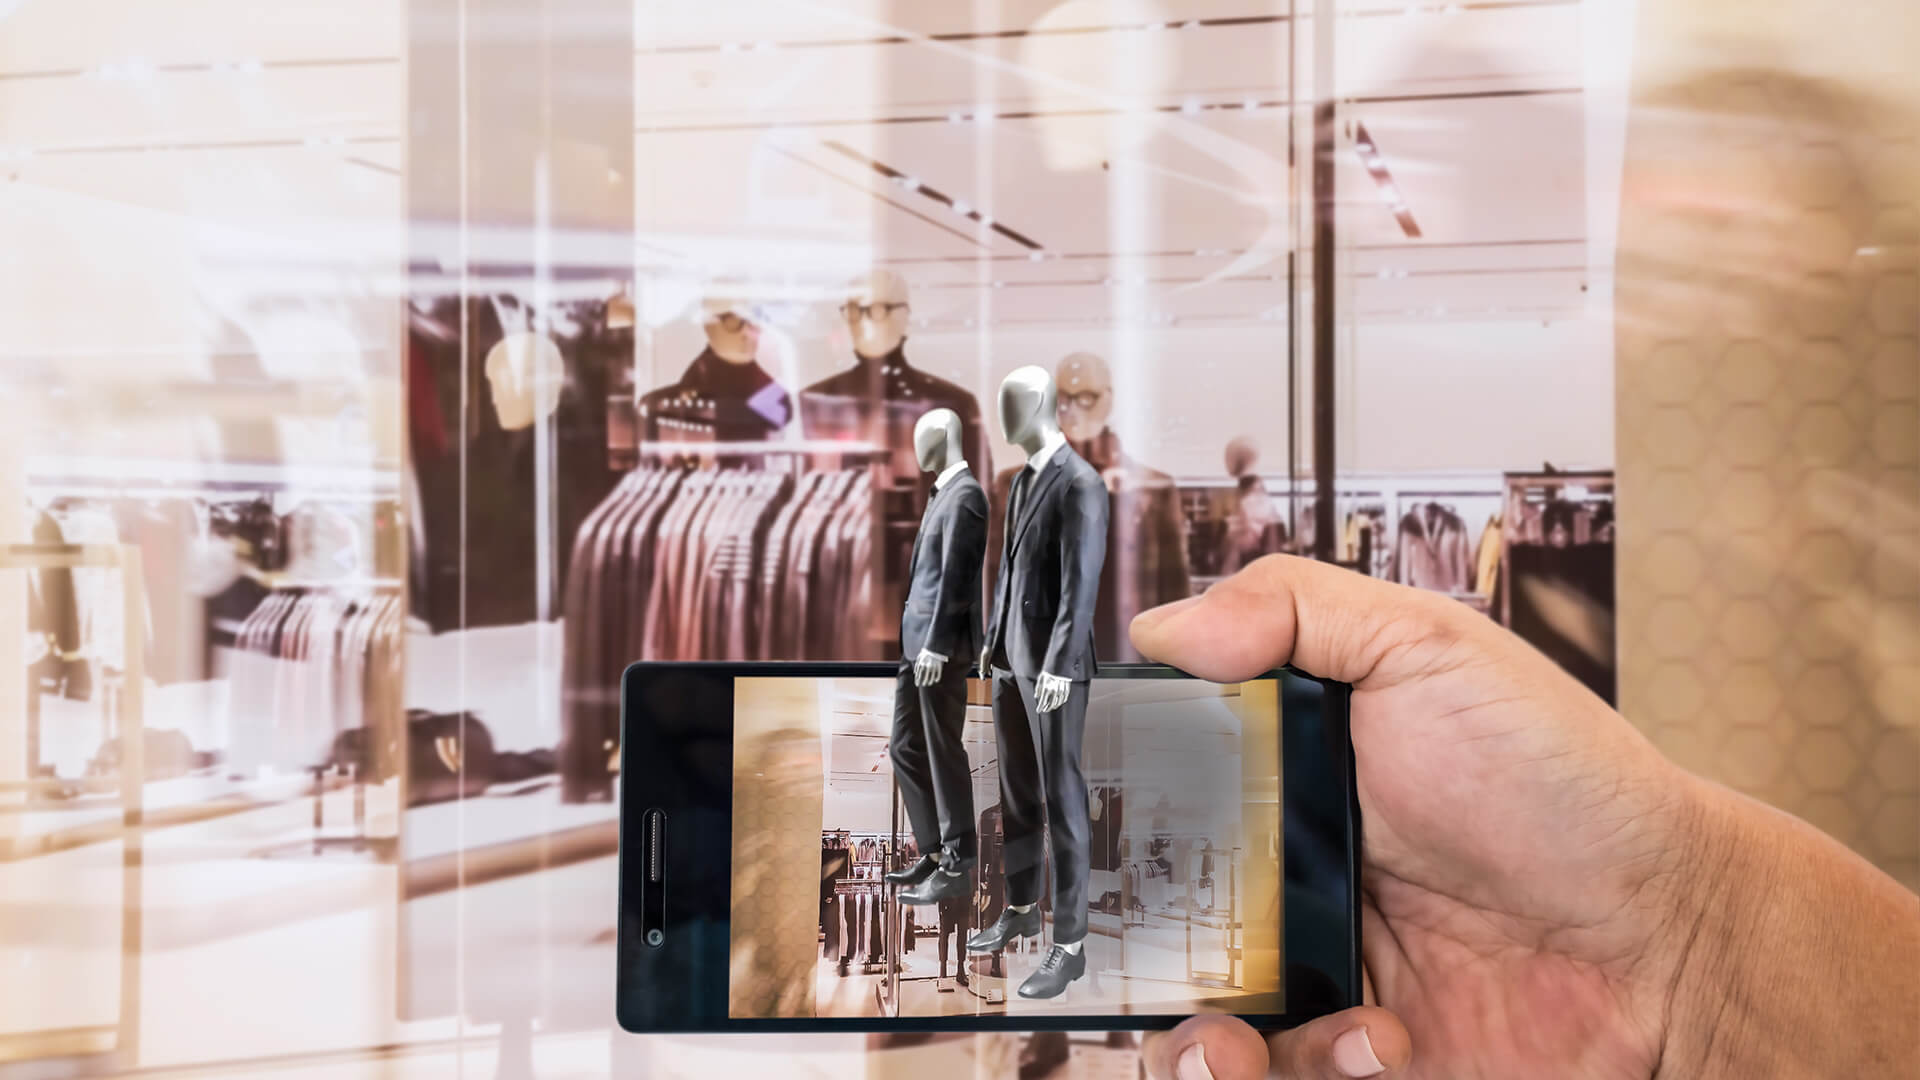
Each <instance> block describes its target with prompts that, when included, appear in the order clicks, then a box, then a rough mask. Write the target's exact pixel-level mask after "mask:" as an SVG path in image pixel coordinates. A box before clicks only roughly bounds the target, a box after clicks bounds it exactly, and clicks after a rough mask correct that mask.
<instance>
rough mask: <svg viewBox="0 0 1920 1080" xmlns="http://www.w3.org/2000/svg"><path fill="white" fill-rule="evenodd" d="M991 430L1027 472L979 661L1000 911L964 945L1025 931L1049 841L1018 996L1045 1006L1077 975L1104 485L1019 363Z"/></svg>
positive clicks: (1040, 380) (989, 943)
mask: <svg viewBox="0 0 1920 1080" xmlns="http://www.w3.org/2000/svg"><path fill="white" fill-rule="evenodd" d="M1000 422H1001V424H1002V426H1003V428H1004V429H1005V431H1006V435H1007V439H1008V441H1010V442H1012V443H1014V444H1016V445H1018V446H1020V447H1021V448H1022V449H1025V450H1026V451H1027V466H1026V468H1025V469H1024V470H1023V471H1022V472H1021V474H1020V475H1019V476H1017V477H1015V478H1014V481H1013V487H1012V492H1011V498H1010V500H1009V506H1008V509H1007V526H1006V537H1007V539H1006V543H1005V545H1004V547H1003V548H1002V550H1001V552H1000V572H999V575H998V576H997V578H996V579H995V580H996V582H997V585H996V588H995V590H994V599H993V620H992V622H991V623H990V624H989V626H988V628H987V641H986V648H985V650H984V651H983V652H982V654H981V658H980V668H981V675H982V676H983V677H984V676H986V675H987V674H988V673H989V672H991V675H992V678H993V727H994V734H995V737H996V739H997V741H998V744H999V751H1000V805H1001V808H1002V811H1003V813H1004V815H1005V816H1004V822H1005V825H1004V827H1005V832H1006V847H1005V859H1006V875H1007V908H1006V910H1005V911H1003V912H1002V913H1001V917H1000V919H999V920H998V921H997V922H995V923H994V925H993V926H990V927H988V928H987V929H986V930H983V931H982V932H981V933H979V934H977V935H975V936H974V938H973V939H971V940H970V941H968V943H967V947H968V948H969V949H972V950H974V951H978V952H991V951H993V950H995V949H998V948H1002V947H1004V946H1005V945H1006V943H1007V942H1008V941H1009V940H1011V939H1012V938H1014V937H1028V936H1032V935H1033V934H1036V933H1038V932H1039V930H1040V910H1039V903H1040V894H1041V885H1042V882H1041V879H1040V869H1041V866H1040V864H1041V861H1042V853H1043V851H1044V850H1045V848H1046V846H1047V844H1046V841H1049V840H1050V841H1051V846H1052V850H1053V868H1052V869H1053V897H1054V903H1053V943H1054V944H1053V949H1052V950H1051V951H1050V952H1049V953H1048V954H1047V958H1046V960H1045V961H1043V962H1042V964H1041V967H1040V970H1039V971H1037V972H1035V973H1034V974H1033V975H1032V976H1030V977H1029V978H1028V979H1027V980H1026V981H1025V982H1024V983H1022V984H1021V986H1020V995H1021V996H1022V997H1027V998H1050V997H1054V996H1056V995H1058V994H1060V993H1061V992H1063V991H1064V990H1065V989H1066V987H1067V984H1068V983H1069V982H1071V981H1072V980H1073V979H1075V978H1078V977H1079V976H1080V975H1082V974H1084V973H1085V971H1086V957H1085V956H1084V955H1082V953H1081V940H1082V939H1083V938H1085V937H1086V933H1087V873H1088V862H1089V858H1090V855H1091V840H1090V833H1091V829H1090V827H1089V824H1088V820H1087V781H1086V776H1085V774H1084V773H1083V772H1082V770H1081V766H1080V758H1081V742H1082V739H1083V737H1084V734H1085V730H1086V716H1087V695H1088V691H1089V680H1091V679H1092V678H1093V676H1094V672H1095V670H1096V667H1097V665H1096V663H1095V661H1094V610H1095V607H1096V605H1097V603H1098V600H1099V591H1100V569H1101V564H1102V562H1103V561H1104V560H1105V558H1106V551H1107V510H1108V507H1107V488H1106V484H1105V482H1104V481H1102V480H1101V478H1100V474H1099V473H1098V472H1096V471H1095V470H1094V469H1093V467H1092V466H1091V465H1088V464H1087V463H1086V461H1084V460H1083V459H1082V458H1081V457H1080V455H1078V454H1076V453H1074V452H1073V448H1072V447H1070V446H1068V445H1067V440H1066V436H1065V435H1063V434H1062V433H1061V431H1060V424H1059V420H1058V418H1057V415H1056V412H1055V401H1054V386H1053V377H1052V376H1051V375H1049V374H1048V373H1047V372H1046V370H1045V369H1043V368H1037V367H1025V368H1020V369H1018V370H1016V371H1014V372H1013V373H1012V374H1011V375H1008V376H1007V378H1006V381H1005V382H1003V383H1001V385H1000ZM1043 826H1044V829H1045V832H1044V834H1043V832H1042V828H1043Z"/></svg>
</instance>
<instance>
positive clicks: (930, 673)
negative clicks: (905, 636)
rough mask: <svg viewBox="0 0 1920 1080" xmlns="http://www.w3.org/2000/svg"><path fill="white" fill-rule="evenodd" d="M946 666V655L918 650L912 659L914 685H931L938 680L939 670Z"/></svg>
mask: <svg viewBox="0 0 1920 1080" xmlns="http://www.w3.org/2000/svg"><path fill="white" fill-rule="evenodd" d="M946 666H947V660H946V657H943V656H940V655H938V654H936V653H930V652H928V651H927V650H925V649H921V650H920V655H919V656H917V657H915V658H914V661H913V681H914V685H916V686H932V685H933V684H934V683H937V682H939V681H940V672H941V671H943V670H944V669H945V668H946Z"/></svg>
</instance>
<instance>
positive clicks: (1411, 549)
mask: <svg viewBox="0 0 1920 1080" xmlns="http://www.w3.org/2000/svg"><path fill="white" fill-rule="evenodd" d="M1473 575H1474V565H1473V556H1472V554H1471V553H1470V552H1469V551H1468V548H1467V526H1466V523H1465V522H1463V521H1461V520H1460V515H1458V514H1456V513H1454V512H1453V511H1452V510H1450V509H1448V508H1446V507H1444V506H1441V505H1440V504H1438V503H1431V502H1430V503H1423V504H1421V505H1419V506H1417V507H1415V508H1414V509H1412V510H1410V511H1408V512H1407V513H1406V515H1405V516H1404V517H1402V518H1401V519H1400V535H1399V539H1398V542H1397V543H1396V544H1395V547H1394V556H1393V571H1392V576H1393V579H1394V580H1395V581H1398V582H1400V583H1401V584H1403V585H1412V586H1414V587H1415V588H1421V589H1432V590H1435V591H1436V592H1466V591H1468V590H1470V589H1471V587H1472V585H1473Z"/></svg>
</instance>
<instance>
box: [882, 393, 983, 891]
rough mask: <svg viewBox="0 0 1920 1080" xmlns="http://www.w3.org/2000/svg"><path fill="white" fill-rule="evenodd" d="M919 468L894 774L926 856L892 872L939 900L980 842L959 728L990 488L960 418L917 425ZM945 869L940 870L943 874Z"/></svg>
mask: <svg viewBox="0 0 1920 1080" xmlns="http://www.w3.org/2000/svg"><path fill="white" fill-rule="evenodd" d="M913 449H914V456H915V459H916V460H918V461H919V463H920V467H921V468H922V469H923V470H925V471H927V472H930V473H933V474H934V475H935V476H936V479H935V480H934V492H933V495H932V497H931V498H930V499H928V501H927V510H926V513H925V514H924V515H922V517H921V519H920V533H919V535H918V536H917V537H915V539H914V545H913V557H912V560H911V561H910V563H909V566H908V571H907V603H906V607H905V609H904V610H903V611H902V612H901V614H900V644H901V659H900V671H899V674H898V676H897V677H896V681H895V683H894V691H893V737H892V739H891V741H890V742H889V744H888V749H889V750H890V751H891V754H892V757H893V775H894V779H895V780H896V781H897V782H898V783H899V785H900V796H901V799H902V801H903V802H905V803H906V807H907V819H908V821H910V822H911V823H912V825H913V839H914V843H915V844H916V845H917V846H918V847H919V849H920V851H921V853H922V854H921V856H920V859H919V860H918V861H917V862H915V863H913V864H912V865H911V866H908V867H907V868H905V869H903V870H898V871H895V872H894V873H892V874H889V875H888V880H890V881H893V882H895V883H896V884H904V885H909V886H912V887H911V888H908V889H904V890H902V891H901V892H900V894H899V897H900V901H901V903H904V904H937V903H939V902H940V901H942V900H947V899H952V898H955V897H964V896H966V895H967V893H968V891H969V884H968V882H969V879H970V875H969V873H968V871H969V870H970V869H971V868H972V866H973V864H974V860H975V859H976V857H977V856H978V855H979V840H978V837H977V835H976V834H975V833H974V828H973V783H972V773H971V770H970V769H969V768H968V766H967V751H966V747H965V746H963V745H962V744H961V732H962V731H963V729H964V728H965V726H966V719H967V664H968V663H969V662H970V661H971V660H972V659H973V657H974V655H975V654H976V653H977V652H978V650H979V648H980V564H981V559H982V557H983V556H984V555H985V553H986V546H987V494H986V492H985V491H983V490H981V487H980V482H979V481H977V480H975V479H974V478H973V474H972V473H970V472H968V471H967V459H966V457H965V456H964V454H963V453H962V442H961V428H960V417H959V416H958V415H957V414H955V413H954V411H953V410H951V409H934V410H932V411H930V412H928V413H927V414H926V415H925V416H922V417H921V418H920V420H919V422H918V423H917V424H916V425H915V426H914V433H913ZM936 871H937V872H936Z"/></svg>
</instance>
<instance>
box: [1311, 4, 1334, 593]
mask: <svg viewBox="0 0 1920 1080" xmlns="http://www.w3.org/2000/svg"><path fill="white" fill-rule="evenodd" d="M1334 18H1335V14H1334V10H1333V4H1332V0H1316V3H1315V4H1314V11H1313V33H1314V56H1313V85H1314V104H1313V557H1314V558H1315V559H1318V560H1320V561H1321V562H1332V561H1333V557H1334V553H1335V547H1334V544H1335V539H1336V537H1337V535H1338V532H1337V530H1338V528H1339V526H1338V525H1337V524H1336V523H1335V521H1334V517H1333V515H1334V498H1333V496H1334V440H1333V435H1334V427H1333V424H1334V368H1333V362H1334V308H1333V290H1334V261H1335V252H1334V195H1335V184H1334V164H1335V162H1334V154H1335V152H1336V150H1337V145H1336V144H1337V141H1338V140H1337V133H1336V131H1335V129H1334V123H1335V120H1334V102H1333V97H1334V82H1333V48H1334V37H1333V30H1334Z"/></svg>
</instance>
